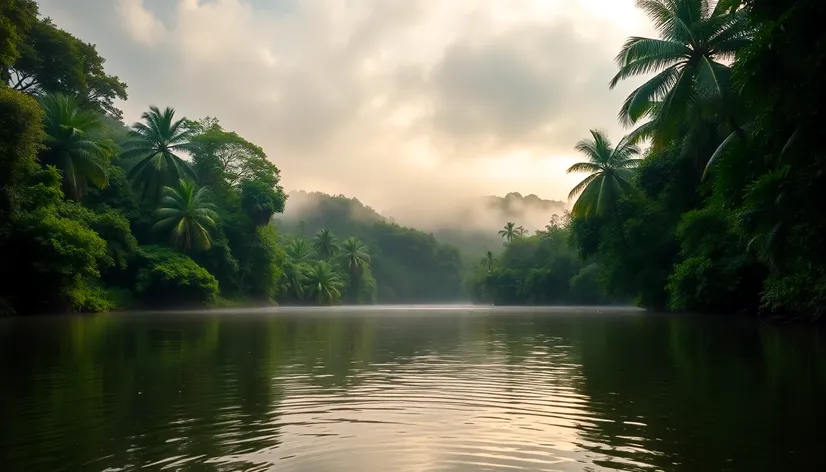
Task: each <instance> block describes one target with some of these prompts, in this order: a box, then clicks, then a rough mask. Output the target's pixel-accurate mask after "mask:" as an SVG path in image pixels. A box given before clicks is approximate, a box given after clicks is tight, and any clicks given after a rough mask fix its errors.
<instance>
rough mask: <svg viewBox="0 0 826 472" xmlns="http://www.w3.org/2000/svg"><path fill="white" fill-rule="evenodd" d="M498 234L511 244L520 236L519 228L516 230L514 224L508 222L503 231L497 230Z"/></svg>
mask: <svg viewBox="0 0 826 472" xmlns="http://www.w3.org/2000/svg"><path fill="white" fill-rule="evenodd" d="M498 234H499V236H502V237H503V238H505V240H507V241H508V242H511V241H513V240H514V239H516V238H518V237H519V236H520V233H519V228H517V226H516V223H512V222H510V221H508V222H507V223H506V224H505V227H504V228H503V229H500V230H499V233H498Z"/></svg>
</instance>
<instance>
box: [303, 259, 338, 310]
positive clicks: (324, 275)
mask: <svg viewBox="0 0 826 472" xmlns="http://www.w3.org/2000/svg"><path fill="white" fill-rule="evenodd" d="M304 287H305V292H306V293H307V295H308V296H309V297H310V298H312V299H313V300H314V301H315V302H316V303H318V304H320V305H331V304H333V303H335V302H337V301H338V300H339V299H340V298H341V289H342V288H343V287H344V283H343V282H342V281H341V278H340V277H339V276H338V274H336V272H335V271H334V270H333V267H332V266H331V265H330V264H328V263H327V262H325V261H317V262H316V263H315V264H313V266H312V267H311V268H310V270H309V271H308V273H307V278H306V282H305V286H304Z"/></svg>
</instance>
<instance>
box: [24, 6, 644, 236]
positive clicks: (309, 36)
mask: <svg viewBox="0 0 826 472" xmlns="http://www.w3.org/2000/svg"><path fill="white" fill-rule="evenodd" d="M40 9H41V12H42V14H43V15H44V16H49V17H51V18H52V19H53V20H54V21H55V22H56V23H57V24H59V25H61V26H63V27H65V28H66V29H68V30H70V31H72V32H73V33H74V34H76V35H78V36H79V37H82V38H84V39H85V40H87V41H90V42H92V43H94V44H96V45H97V47H98V50H99V51H100V53H101V55H102V56H103V57H106V58H107V59H108V61H107V63H106V67H107V71H109V73H111V74H113V75H117V76H119V77H121V78H122V79H124V80H125V81H126V82H127V83H128V85H129V90H128V91H129V101H128V102H123V103H118V104H117V105H118V106H119V107H121V108H122V109H123V111H124V122H125V123H127V124H130V123H132V122H134V121H137V120H138V118H139V116H140V113H142V112H143V111H144V110H145V109H147V108H148V106H149V105H152V104H156V105H158V104H163V105H169V106H173V107H175V108H176V109H177V110H179V111H180V113H182V114H185V115H186V116H189V117H200V116H219V117H220V118H221V122H222V124H224V125H225V126H226V127H227V128H228V129H233V130H236V131H237V132H238V133H239V134H241V135H242V136H245V137H246V138H248V139H250V140H251V141H253V142H256V143H258V144H260V145H261V146H262V147H263V149H264V151H265V152H266V154H267V156H268V157H269V159H271V160H272V161H273V162H274V163H275V164H276V165H277V166H278V167H279V168H280V169H281V176H282V184H283V185H284V187H285V189H286V190H287V191H288V192H293V191H296V190H305V191H321V192H325V193H329V194H343V195H346V196H350V197H356V198H358V199H359V200H360V201H361V202H363V203H365V204H366V205H369V206H371V207H373V208H375V209H376V210H377V211H378V212H379V213H381V214H383V215H386V216H389V217H392V218H394V219H396V220H397V221H399V222H400V223H402V224H407V225H411V226H416V227H421V228H422V229H425V230H433V229H437V228H440V227H443V226H444V225H449V224H450V223H451V222H453V221H455V220H456V219H457V218H461V219H462V224H467V223H468V222H471V223H473V225H474V226H479V227H487V228H490V229H491V230H493V231H495V229H496V228H498V227H499V226H501V224H502V223H503V221H501V220H502V219H503V218H502V216H503V215H504V214H501V213H493V214H486V213H485V211H484V208H485V205H484V204H479V203H480V202H482V201H483V197H484V196H486V195H497V196H500V197H502V196H504V195H506V194H508V193H510V192H519V193H521V194H522V195H524V196H528V195H530V194H535V195H537V196H538V198H540V199H544V200H556V201H565V200H566V197H567V193H568V190H570V188H571V187H572V186H573V185H574V184H575V183H576V182H577V181H578V179H580V177H579V176H576V175H574V176H570V175H566V174H565V169H566V168H567V167H568V166H569V165H570V164H571V163H572V162H574V160H575V159H576V158H577V156H576V152H575V151H574V150H573V144H574V143H575V142H576V141H577V140H578V139H580V138H581V137H582V136H584V135H586V134H587V132H588V129H589V128H594V127H597V128H601V129H604V130H605V131H606V132H607V133H608V134H609V135H613V136H620V135H621V133H622V127H621V126H620V125H619V124H618V123H617V121H616V119H615V116H616V110H617V109H618V108H619V106H620V104H621V103H622V100H623V98H624V97H625V96H626V95H627V93H628V92H629V91H630V90H633V88H634V87H636V86H637V85H638V84H639V83H640V82H639V81H636V80H628V81H625V82H623V83H622V84H620V86H619V87H617V89H618V90H615V91H609V89H608V87H607V78H609V77H610V76H611V75H612V74H613V71H614V70H615V65H614V63H613V57H614V55H615V54H616V51H617V50H618V49H619V47H620V46H621V44H622V42H623V40H624V39H625V38H626V37H627V36H629V35H631V34H634V35H646V34H649V32H650V31H651V26H650V23H649V22H648V21H646V20H645V18H644V16H643V15H642V13H641V12H640V11H639V10H637V9H636V8H635V7H634V4H633V0H610V1H601V0H554V1H538V0H537V1H533V0H524V1H503V0H487V1H480V2H453V1H450V0H441V1H435V0H434V1H431V0H418V1H407V2H385V1H380V0H361V1H346V2H345V1H343V0H326V1H313V2H295V1H292V0H178V1H169V0H76V1H73V2H66V1H65V0H43V1H41V2H40ZM216 31H220V32H221V34H220V35H216V34H215V32H216ZM160 83H162V84H163V86H162V87H159V86H158V84H160ZM297 203H298V202H297V201H296V200H295V199H293V200H291V201H290V202H288V204H287V214H286V215H285V217H289V216H290V214H291V213H294V212H295V211H297V208H295V207H293V205H296V204H297ZM566 203H567V202H566ZM296 206H297V205H296ZM469 208H470V209H471V210H468V209H469ZM529 208H533V207H532V206H529ZM551 213H558V211H557V212H551ZM517 214H518V212H517ZM548 216H549V214H548V212H546V211H544V210H540V211H538V212H533V211H532V210H529V211H528V213H527V214H525V217H524V219H523V220H522V221H519V223H520V224H523V225H525V227H526V228H528V229H536V228H541V227H542V224H543V221H546V220H547V217H548Z"/></svg>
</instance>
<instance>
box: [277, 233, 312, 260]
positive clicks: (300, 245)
mask: <svg viewBox="0 0 826 472" xmlns="http://www.w3.org/2000/svg"><path fill="white" fill-rule="evenodd" d="M284 251H285V252H286V253H287V256H288V257H289V258H290V260H292V261H293V262H294V263H296V264H303V263H307V262H310V260H312V258H313V248H312V247H310V243H309V242H308V241H307V240H306V239H305V238H302V237H297V238H294V239H292V240H291V241H290V242H289V243H287V245H286V246H284Z"/></svg>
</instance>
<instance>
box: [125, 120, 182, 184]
mask: <svg viewBox="0 0 826 472" xmlns="http://www.w3.org/2000/svg"><path fill="white" fill-rule="evenodd" d="M174 117H175V110H174V109H172V108H166V109H165V110H164V111H160V110H159V109H158V107H155V106H152V107H150V108H149V111H148V112H145V113H144V114H143V115H142V116H141V119H142V120H143V123H135V124H134V125H132V130H131V131H130V132H129V139H128V140H127V141H126V142H125V143H124V151H123V153H122V156H123V157H124V158H125V159H132V158H137V159H139V160H138V161H137V162H136V163H135V164H134V165H133V166H132V168H131V169H130V170H129V173H128V176H129V179H130V180H131V181H132V184H133V186H134V187H135V189H136V191H137V192H138V193H139V195H140V197H141V198H145V199H150V200H156V199H157V198H158V197H159V196H160V194H161V193H162V192H163V190H162V189H163V187H164V186H167V185H171V184H173V183H174V182H178V181H179V180H180V179H182V178H188V179H191V180H193V181H194V180H196V176H195V173H194V171H193V170H192V168H191V167H190V165H189V163H187V162H186V161H184V160H183V159H182V158H181V157H180V156H179V155H178V153H180V152H182V151H183V152H189V151H191V150H192V143H191V141H190V140H191V138H192V136H193V130H192V129H190V128H189V127H188V126H187V122H186V118H181V119H180V120H177V121H173V120H174Z"/></svg>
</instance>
